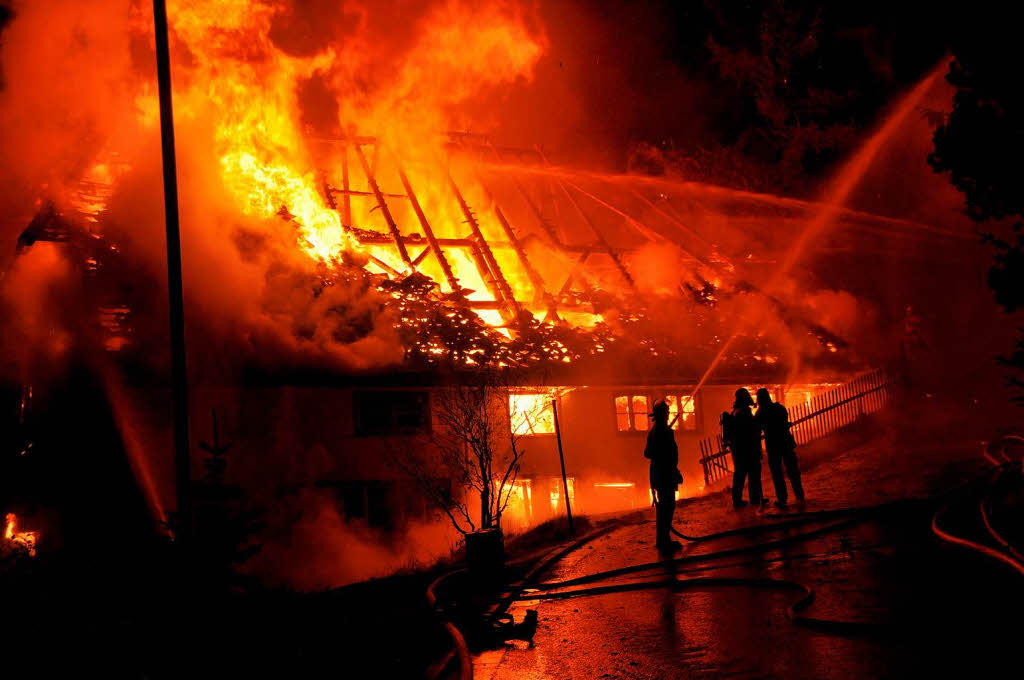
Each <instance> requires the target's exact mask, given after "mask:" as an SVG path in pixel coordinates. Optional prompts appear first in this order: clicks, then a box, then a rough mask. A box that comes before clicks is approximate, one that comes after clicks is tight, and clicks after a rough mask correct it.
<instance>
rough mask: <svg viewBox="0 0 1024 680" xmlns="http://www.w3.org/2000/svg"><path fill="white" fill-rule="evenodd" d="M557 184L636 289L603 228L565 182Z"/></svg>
mask: <svg viewBox="0 0 1024 680" xmlns="http://www.w3.org/2000/svg"><path fill="white" fill-rule="evenodd" d="M557 184H558V187H559V188H560V189H561V190H562V192H563V193H564V194H565V197H566V198H567V199H569V204H570V205H572V207H573V208H574V209H575V210H576V213H577V214H578V215H579V216H580V218H581V219H582V220H583V221H584V222H585V223H586V225H587V226H588V227H589V228H590V231H591V232H592V233H593V234H594V238H596V239H597V242H598V243H599V244H600V245H601V249H602V250H604V251H605V252H606V253H608V256H609V257H611V258H612V262H614V263H615V267H616V268H617V269H618V270H619V273H620V274H622V278H623V279H625V281H626V283H627V284H628V285H629V287H630V288H633V289H635V288H636V284H635V283H634V282H633V277H632V276H631V275H630V273H629V270H628V269H626V265H625V263H623V261H622V258H620V257H619V255H618V253H617V252H616V250H615V249H614V248H612V244H611V243H609V242H608V239H606V238H605V237H604V234H603V233H601V230H600V229H598V228H597V225H596V224H594V221H593V220H591V219H590V216H589V215H587V213H585V212H584V211H583V207H582V206H580V204H579V202H578V201H577V200H576V198H575V197H574V196H573V195H572V194H571V193H569V189H568V188H566V186H565V184H563V183H562V182H561V181H559V182H557Z"/></svg>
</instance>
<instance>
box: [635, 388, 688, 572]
mask: <svg viewBox="0 0 1024 680" xmlns="http://www.w3.org/2000/svg"><path fill="white" fill-rule="evenodd" d="M648 417H649V418H651V419H652V420H653V421H654V426H653V427H651V429H650V430H649V431H648V432H647V446H646V447H644V458H649V459H650V461H651V491H652V492H653V493H654V503H655V507H656V509H657V512H656V515H657V528H656V535H657V543H656V545H657V547H658V550H661V551H662V552H668V551H671V550H676V549H678V548H681V547H682V545H681V544H680V543H679V541H673V540H672V539H671V538H670V536H669V530H670V529H671V528H672V515H673V514H675V510H676V489H677V488H678V487H679V485H680V484H682V482H683V476H682V475H681V474H680V473H679V468H678V465H679V448H678V447H677V446H676V438H675V434H674V433H673V432H672V428H671V427H669V424H668V404H667V403H666V402H665V401H664V400H659V401H657V402H655V403H654V407H653V408H652V409H651V413H650V414H649V415H648Z"/></svg>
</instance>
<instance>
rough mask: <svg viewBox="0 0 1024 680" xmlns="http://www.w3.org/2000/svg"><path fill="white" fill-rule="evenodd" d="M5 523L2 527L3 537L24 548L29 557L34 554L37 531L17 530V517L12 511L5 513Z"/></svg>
mask: <svg viewBox="0 0 1024 680" xmlns="http://www.w3.org/2000/svg"><path fill="white" fill-rule="evenodd" d="M6 519H7V524H6V527H5V528H4V538H5V539H6V540H7V541H8V542H10V543H11V545H13V546H14V547H15V549H19V550H24V551H25V552H27V553H28V554H29V556H30V557H35V556H36V539H37V538H38V537H39V532H36V531H18V518H17V517H16V516H15V514H14V513H13V512H9V513H7V518H6Z"/></svg>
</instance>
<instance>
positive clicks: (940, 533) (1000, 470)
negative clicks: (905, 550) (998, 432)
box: [931, 435, 1024, 576]
mask: <svg viewBox="0 0 1024 680" xmlns="http://www.w3.org/2000/svg"><path fill="white" fill-rule="evenodd" d="M1021 443H1024V438H1022V437H1019V436H1017V435H1009V436H1005V437H1002V438H1001V439H1000V440H998V441H997V442H995V443H994V444H993V445H991V446H990V447H989V448H988V450H986V451H985V452H984V456H985V458H986V459H987V460H989V461H990V462H991V463H992V464H993V465H994V469H993V471H992V472H991V475H989V476H987V479H986V481H987V482H988V487H989V488H990V489H991V488H992V487H994V486H995V485H996V483H997V482H999V481H1000V480H1001V479H1004V478H1007V476H1008V475H1010V474H1016V475H1019V474H1020V468H1019V466H1020V463H1021V461H1013V460H1012V459H1011V458H1010V457H1009V456H1008V455H1007V454H1006V447H1007V446H1008V445H1010V444H1016V445H1020V444H1021ZM995 454H998V457H997V456H996V455H995ZM1018 481H1019V480H1018ZM954 503H955V499H954V500H951V501H949V502H948V503H946V504H945V505H943V506H942V507H941V508H939V510H938V511H937V512H936V513H935V515H934V516H933V517H932V527H931V528H932V533H934V534H935V535H936V536H937V537H938V538H939V539H940V540H942V541H945V542H946V543H950V544H952V545H956V546H959V547H962V548H966V549H968V550H971V551H973V552H975V553H978V554H980V555H983V556H985V557H988V558H991V559H994V560H997V561H999V562H1001V563H1003V564H1005V565H1007V566H1009V567H1010V568H1012V569H1014V570H1015V571H1017V572H1018V573H1019V574H1021V575H1022V576H1024V555H1022V554H1021V552H1020V551H1018V550H1017V549H1016V548H1015V547H1014V546H1013V545H1011V544H1010V542H1009V541H1007V540H1006V539H1005V538H1004V537H1003V536H1002V534H1000V533H999V531H998V530H996V528H995V526H994V523H993V521H992V516H991V511H990V510H989V508H990V507H991V504H992V493H991V491H989V492H987V493H984V494H983V495H981V496H980V499H979V500H978V515H979V517H980V518H981V523H982V526H984V528H985V531H986V532H987V534H988V536H989V537H990V538H991V539H992V540H994V541H995V542H996V543H997V544H998V546H999V547H998V548H993V547H992V546H988V545H985V544H983V543H979V542H978V541H974V540H971V539H969V538H966V537H964V536H957V535H955V534H953V533H951V532H950V531H948V530H946V529H943V528H942V526H941V525H940V522H941V519H942V518H943V517H945V516H946V515H947V514H948V513H949V512H950V510H951V509H952V507H953V505H954Z"/></svg>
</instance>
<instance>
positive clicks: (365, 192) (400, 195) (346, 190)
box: [327, 187, 409, 198]
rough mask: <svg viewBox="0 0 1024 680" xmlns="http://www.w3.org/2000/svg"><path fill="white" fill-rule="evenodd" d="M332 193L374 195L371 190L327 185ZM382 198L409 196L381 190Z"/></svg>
mask: <svg viewBox="0 0 1024 680" xmlns="http://www.w3.org/2000/svg"><path fill="white" fill-rule="evenodd" d="M327 188H328V189H329V190H330V192H331V193H332V194H342V195H348V196H375V195H376V194H374V193H373V192H372V191H358V190H356V189H335V188H334V187H327ZM381 193H382V194H383V196H384V198H409V197H408V196H406V195H405V194H389V193H387V192H386V191H385V192H381Z"/></svg>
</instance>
